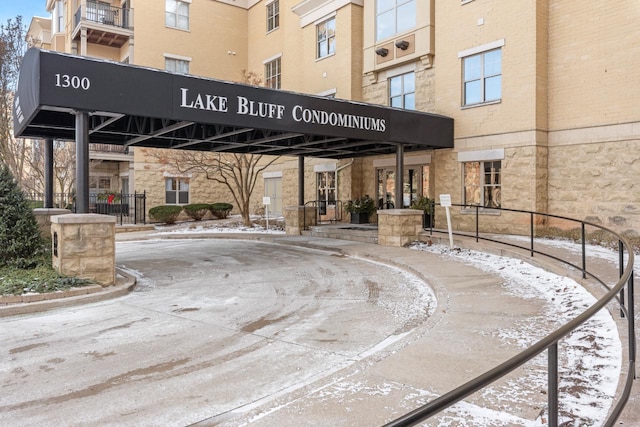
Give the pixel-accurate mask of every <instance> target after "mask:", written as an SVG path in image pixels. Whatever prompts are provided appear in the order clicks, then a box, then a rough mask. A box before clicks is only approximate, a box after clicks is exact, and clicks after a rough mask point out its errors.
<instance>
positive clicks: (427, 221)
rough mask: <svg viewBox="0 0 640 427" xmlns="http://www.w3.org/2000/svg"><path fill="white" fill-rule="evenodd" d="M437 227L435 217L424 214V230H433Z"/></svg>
mask: <svg viewBox="0 0 640 427" xmlns="http://www.w3.org/2000/svg"><path fill="white" fill-rule="evenodd" d="M434 225H435V218H434V215H432V214H430V213H427V212H425V213H423V214H422V228H432V227H433V226H434Z"/></svg>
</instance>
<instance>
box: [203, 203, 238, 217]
mask: <svg viewBox="0 0 640 427" xmlns="http://www.w3.org/2000/svg"><path fill="white" fill-rule="evenodd" d="M232 209H233V205H232V204H231V203H212V204H211V205H209V210H210V211H211V214H212V215H213V216H215V217H216V218H218V219H225V218H226V217H228V216H229V213H230V212H231V210H232Z"/></svg>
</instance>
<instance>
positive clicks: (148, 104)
mask: <svg viewBox="0 0 640 427" xmlns="http://www.w3.org/2000/svg"><path fill="white" fill-rule="evenodd" d="M76 111H85V112H89V113H90V117H91V122H90V129H89V133H90V142H91V143H100V144H115V145H124V146H133V147H138V146H143V147H156V148H175V149H191V150H201V151H217V152H230V153H231V152H234V153H254V154H268V155H303V156H308V157H325V158H347V157H359V156H369V155H375V154H388V153H395V152H396V145H397V144H399V143H401V144H403V145H404V150H405V151H415V150H424V149H434V148H451V147H453V119H451V118H449V117H444V116H440V115H435V114H427V113H422V112H417V111H409V110H400V109H395V108H389V107H383V106H378V105H371V104H364V103H358V102H352V101H344V100H338V99H332V98H324V97H319V96H312V95H303V94H299V93H292V92H286V91H281V90H273V89H267V88H263V87H256V86H249V85H244V84H240V83H231V82H225V81H220V80H214V79H208V78H201V77H195V76H189V75H182V74H172V73H169V72H166V71H160V70H156V69H150V68H144V67H138V66H132V65H127V64H120V63H115V62H111V61H104V60H98V59H93V58H86V57H78V56H72V55H67V54H61V53H56V52H51V51H46V50H39V49H30V50H29V51H28V52H27V54H26V55H25V57H24V59H23V62H22V67H21V69H20V78H19V82H18V92H17V96H16V98H15V105H14V132H15V135H16V137H24V138H56V139H67V140H73V139H74V138H75V119H74V113H75V112H76Z"/></svg>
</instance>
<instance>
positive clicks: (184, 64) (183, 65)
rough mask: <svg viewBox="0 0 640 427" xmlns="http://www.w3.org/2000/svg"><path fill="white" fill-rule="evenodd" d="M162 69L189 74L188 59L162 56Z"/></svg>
mask: <svg viewBox="0 0 640 427" xmlns="http://www.w3.org/2000/svg"><path fill="white" fill-rule="evenodd" d="M164 69H165V70H167V71H171V72H172V73H182V74H189V61H186V60H184V59H176V58H166V57H165V58H164Z"/></svg>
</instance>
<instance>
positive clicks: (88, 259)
mask: <svg viewBox="0 0 640 427" xmlns="http://www.w3.org/2000/svg"><path fill="white" fill-rule="evenodd" d="M115 224H116V218H115V217H113V216H108V215H96V214H68V215H58V216H54V217H52V218H51V240H52V245H53V248H52V253H53V259H52V264H53V268H54V269H55V270H56V271H58V272H60V273H61V274H64V275H66V276H73V277H79V278H82V279H90V280H94V281H96V282H98V283H99V284H101V285H102V286H110V285H114V284H115V283H116V272H115V257H116V252H115V248H116V243H115Z"/></svg>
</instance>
